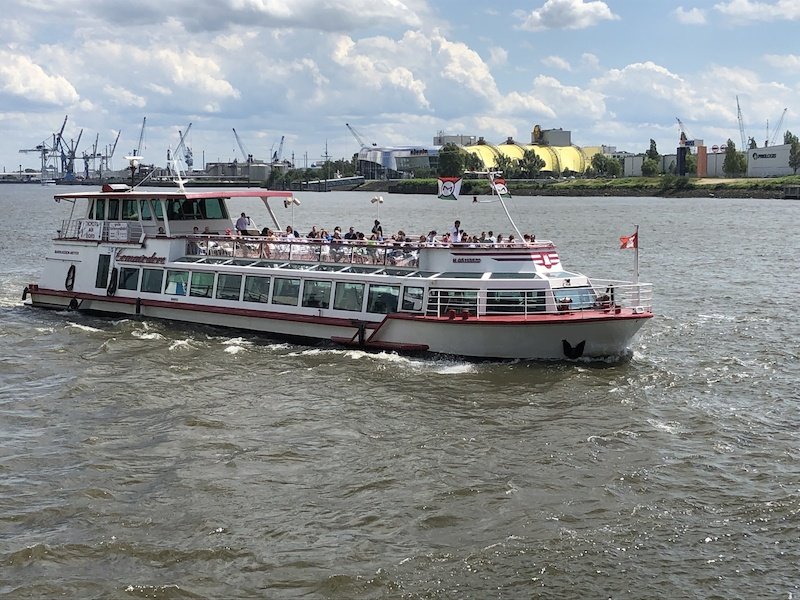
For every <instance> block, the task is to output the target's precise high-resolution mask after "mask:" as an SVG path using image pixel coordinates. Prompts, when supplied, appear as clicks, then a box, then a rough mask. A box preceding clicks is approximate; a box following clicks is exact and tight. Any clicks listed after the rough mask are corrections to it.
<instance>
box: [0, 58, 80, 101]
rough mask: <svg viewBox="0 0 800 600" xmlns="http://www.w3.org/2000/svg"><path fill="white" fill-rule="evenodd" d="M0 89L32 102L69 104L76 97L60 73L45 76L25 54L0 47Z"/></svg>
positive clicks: (77, 97)
mask: <svg viewBox="0 0 800 600" xmlns="http://www.w3.org/2000/svg"><path fill="white" fill-rule="evenodd" d="M0 91H2V92H3V93H4V94H7V95H10V96H16V97H19V98H24V99H26V100H27V101H29V102H31V103H32V104H39V103H43V104H53V105H70V104H73V103H75V102H77V101H78V99H79V96H78V92H77V90H76V89H75V88H74V87H73V85H72V84H71V83H70V82H69V81H68V80H67V79H66V78H64V77H63V76H61V75H49V74H48V73H47V72H45V70H44V69H43V68H42V67H41V66H39V65H38V64H36V63H35V62H33V61H32V60H31V59H30V58H29V57H28V56H24V55H21V54H13V53H10V52H7V51H4V50H0Z"/></svg>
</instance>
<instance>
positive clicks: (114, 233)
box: [108, 223, 128, 242]
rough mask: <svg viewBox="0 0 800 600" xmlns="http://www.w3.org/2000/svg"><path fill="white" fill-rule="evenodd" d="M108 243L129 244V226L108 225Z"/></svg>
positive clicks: (119, 224) (124, 224)
mask: <svg viewBox="0 0 800 600" xmlns="http://www.w3.org/2000/svg"><path fill="white" fill-rule="evenodd" d="M108 241H109V242H127V241H128V224H127V223H109V224H108Z"/></svg>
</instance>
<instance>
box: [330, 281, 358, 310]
mask: <svg viewBox="0 0 800 600" xmlns="http://www.w3.org/2000/svg"><path fill="white" fill-rule="evenodd" d="M363 306H364V284H363V283H348V282H344V281H339V282H338V283H337V284H336V293H335V294H334V297H333V308H335V309H336V310H355V311H360V310H361V309H362V307H363Z"/></svg>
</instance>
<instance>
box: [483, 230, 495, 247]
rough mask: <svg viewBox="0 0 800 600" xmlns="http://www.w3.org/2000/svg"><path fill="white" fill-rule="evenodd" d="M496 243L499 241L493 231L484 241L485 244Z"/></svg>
mask: <svg viewBox="0 0 800 600" xmlns="http://www.w3.org/2000/svg"><path fill="white" fill-rule="evenodd" d="M496 241H497V240H496V239H495V237H494V232H493V231H489V234H488V235H487V236H486V239H485V240H484V242H486V243H487V244H494V243H495V242H496Z"/></svg>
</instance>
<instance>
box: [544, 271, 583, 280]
mask: <svg viewBox="0 0 800 600" xmlns="http://www.w3.org/2000/svg"><path fill="white" fill-rule="evenodd" d="M545 275H546V276H547V277H549V278H550V279H561V278H563V277H580V275H578V274H577V273H567V272H566V271H550V272H549V273H545Z"/></svg>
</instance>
